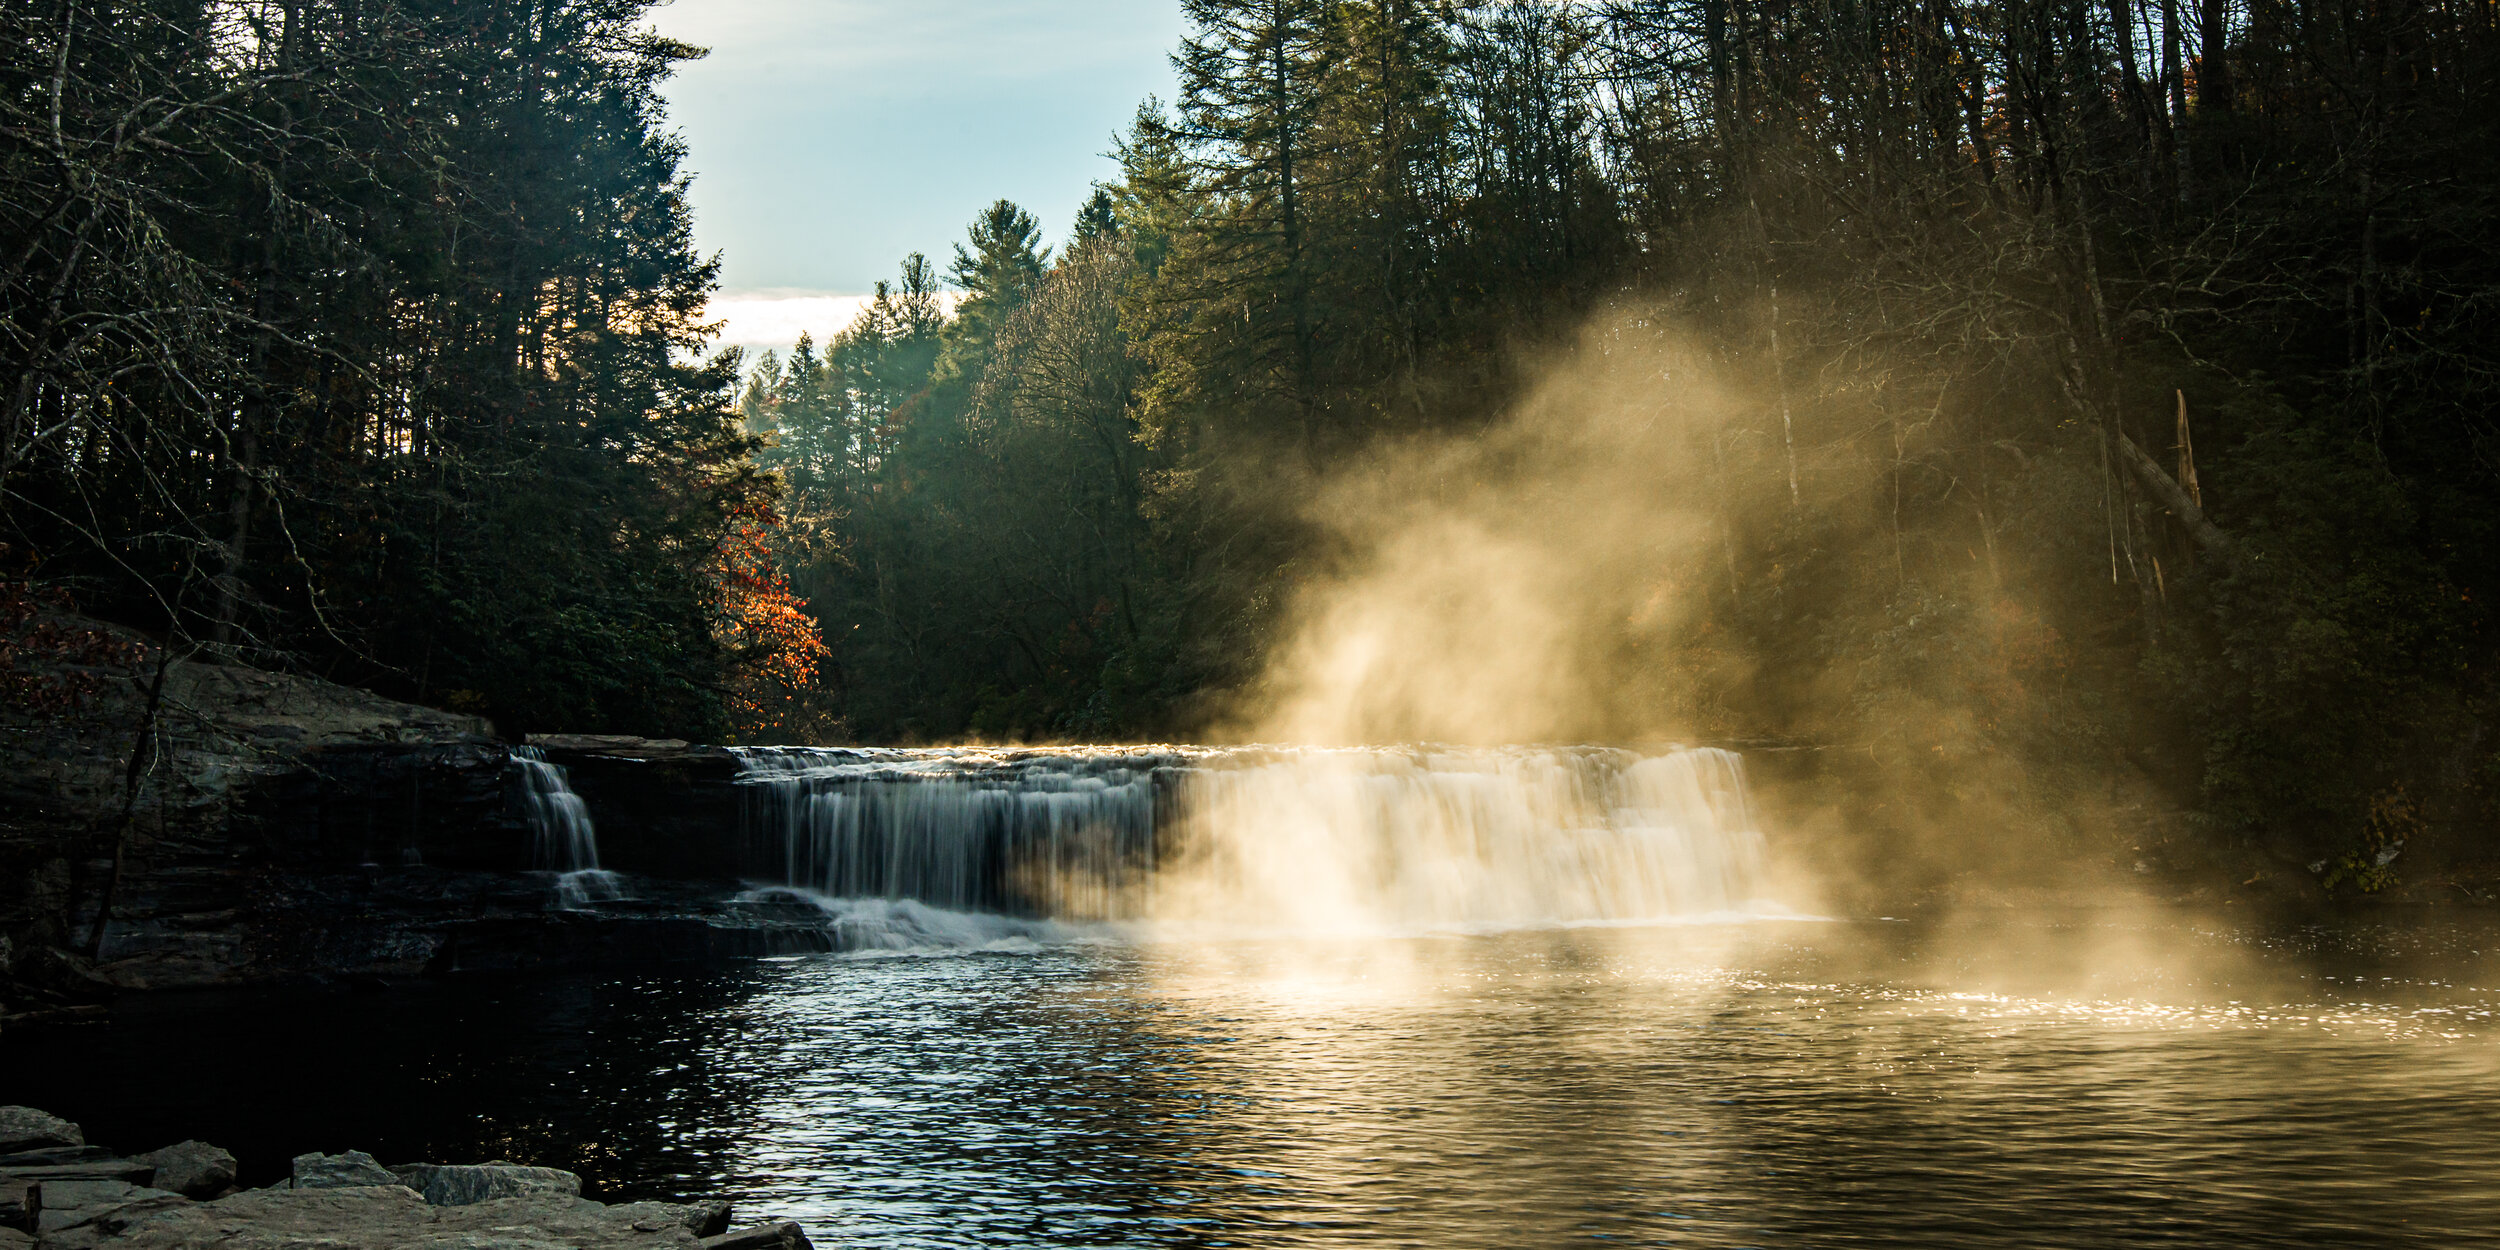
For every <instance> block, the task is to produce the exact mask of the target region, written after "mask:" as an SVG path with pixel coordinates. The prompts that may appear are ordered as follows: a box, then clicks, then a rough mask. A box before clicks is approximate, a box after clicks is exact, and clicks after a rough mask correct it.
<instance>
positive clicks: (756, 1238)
mask: <svg viewBox="0 0 2500 1250" xmlns="http://www.w3.org/2000/svg"><path fill="white" fill-rule="evenodd" d="M696 1244H697V1245H699V1246H701V1247H702V1248H703V1250H816V1247H815V1243H813V1242H810V1241H809V1240H808V1239H807V1234H806V1233H804V1232H801V1231H799V1226H798V1225H797V1224H796V1223H795V1222H793V1221H790V1220H776V1221H774V1222H772V1223H770V1224H757V1225H755V1226H754V1227H752V1228H741V1229H739V1230H738V1231H736V1232H734V1233H722V1234H720V1235H719V1236H717V1237H706V1238H704V1239H703V1240H702V1241H700V1242H697V1243H696Z"/></svg>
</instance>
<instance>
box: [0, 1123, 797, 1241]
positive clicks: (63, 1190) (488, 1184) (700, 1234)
mask: <svg viewBox="0 0 2500 1250" xmlns="http://www.w3.org/2000/svg"><path fill="white" fill-rule="evenodd" d="M235 1175H236V1167H235V1158H234V1156H233V1155H231V1154H228V1153H227V1152H225V1151H223V1150H220V1149H218V1148H217V1147H215V1146H212V1145H209V1144H208V1143H206V1142H198V1141H188V1142H182V1143H179V1144H177V1145H172V1146H167V1147H165V1148H163V1149H161V1150H152V1151H149V1152H147V1153H145V1154H137V1155H129V1156H123V1155H118V1154H115V1153H114V1152H112V1151H110V1150H106V1149H103V1148H101V1147H97V1146H91V1145H89V1144H88V1143H87V1140H86V1135H85V1134H84V1133H83V1132H82V1131H81V1130H80V1129H79V1127H78V1126H77V1125H76V1124H73V1123H71V1122H69V1121H67V1120H64V1119H61V1118H60V1117H58V1116H55V1115H50V1114H47V1113H45V1112H42V1111H38V1110H36V1109H34V1108H32V1107H0V1250H12V1248H13V1247H26V1248H32V1247H41V1248H43V1250H90V1248H91V1247H109V1248H111V1250H195V1248H201V1247H220V1248H222V1250H314V1248H316V1247H319V1248H321V1250H335V1248H336V1247H341V1246H356V1247H360V1248H364V1250H452V1248H453V1247H494V1248H496V1250H660V1248H662V1247H678V1248H680V1250H684V1248H689V1247H691V1248H694V1250H810V1242H809V1241H808V1238H807V1234H806V1233H805V1232H804V1231H802V1230H801V1229H800V1227H799V1226H798V1225H797V1224H796V1223H793V1222H791V1221H788V1220H774V1221H768V1222H765V1223H761V1224H755V1225H751V1226H748V1227H743V1228H737V1229H732V1228H731V1227H730V1209H729V1204H728V1203H726V1202H717V1201H713V1202H628V1203H619V1204H615V1205H609V1204H607V1203H602V1202H594V1201H592V1200H590V1199H588V1198H584V1197H582V1196H581V1193H582V1178H581V1177H579V1176H576V1175H574V1174H573V1173H571V1172H566V1171H561V1170H559V1169H556V1168H541V1167H529V1166H526V1165H523V1164H517V1163H509V1162H504V1161H500V1160H498V1161H494V1162H489V1163H472V1164H443V1163H409V1164H400V1165H397V1166H386V1165H384V1164H383V1163H381V1162H380V1161H379V1160H376V1159H375V1158H374V1157H373V1156H372V1155H369V1154H366V1153H364V1152H363V1151H357V1150H350V1151H344V1152H341V1153H339V1154H333V1155H324V1154H306V1155H299V1156H297V1157H296V1158H295V1160H294V1165H293V1167H292V1168H291V1170H290V1172H289V1174H288V1176H287V1177H286V1178H285V1179H283V1180H281V1181H279V1182H278V1183H277V1184H275V1185H272V1186H269V1187H268V1188H265V1189H249V1190H238V1189H236V1188H235V1187H234V1178H235Z"/></svg>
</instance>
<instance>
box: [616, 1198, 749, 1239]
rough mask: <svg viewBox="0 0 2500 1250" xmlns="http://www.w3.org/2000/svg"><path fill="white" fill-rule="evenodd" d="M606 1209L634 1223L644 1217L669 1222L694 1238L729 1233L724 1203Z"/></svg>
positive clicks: (635, 1204) (652, 1204) (631, 1205)
mask: <svg viewBox="0 0 2500 1250" xmlns="http://www.w3.org/2000/svg"><path fill="white" fill-rule="evenodd" d="M608 1209H609V1210H611V1211H620V1212H630V1213H631V1214H632V1215H633V1216H634V1218H635V1219H636V1220H637V1221H639V1220H641V1219H643V1218H645V1217H646V1216H648V1217H650V1218H654V1219H665V1220H670V1221H673V1222H675V1223H676V1224H678V1225H679V1226H681V1227H683V1228H684V1229H685V1230H686V1231H687V1232H690V1233H693V1234H694V1235H695V1236H697V1237H717V1236H719V1235H720V1234H722V1233H725V1232H728V1231H729V1204H728V1203H726V1202H719V1201H712V1202H629V1203H626V1204H624V1205H622V1206H614V1207H610V1208H608Z"/></svg>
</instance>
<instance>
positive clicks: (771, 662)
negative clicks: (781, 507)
mask: <svg viewBox="0 0 2500 1250" xmlns="http://www.w3.org/2000/svg"><path fill="white" fill-rule="evenodd" d="M780 524H781V518H780V517H779V515H778V514H777V513H775V512H774V511H773V510H772V509H770V508H769V507H765V508H759V509H757V510H756V514H755V515H752V516H748V517H745V518H742V519H741V521H740V523H739V524H738V525H737V526H736V527H735V528H734V529H732V530H731V531H730V532H729V534H728V536H727V537H725V538H724V539H722V541H721V545H720V548H719V551H718V552H717V554H716V556H715V559H714V563H713V576H714V577H715V578H717V579H718V583H719V587H720V608H719V616H718V618H717V623H716V624H715V625H714V627H713V628H714V631H715V634H716V635H717V636H718V638H719V640H720V643H721V648H722V650H723V651H724V652H726V653H727V655H728V657H729V662H730V676H729V682H728V702H729V715H730V719H731V722H732V723H733V724H734V725H735V726H736V727H737V731H738V736H739V737H741V738H746V739H755V738H788V737H790V736H792V735H794V734H795V735H805V734H806V733H807V732H808V731H809V729H810V728H811V727H812V721H813V719H814V706H815V701H814V699H813V698H811V696H812V695H813V694H814V693H815V690H816V677H817V670H818V667H819V666H820V665H821V664H823V662H824V660H825V658H826V656H827V655H828V654H829V651H828V649H827V648H826V646H825V640H824V638H823V636H822V635H821V634H819V633H818V632H817V628H816V618H815V617H814V616H812V615H810V614H809V613H808V610H807V601H806V600H805V599H802V598H800V597H799V596H797V595H795V594H792V593H791V591H790V578H789V576H788V575H787V574H786V573H784V572H782V569H781V562H780V561H779V560H778V559H777V558H776V557H775V552H774V548H773V538H774V535H775V533H776V532H777V531H778V530H779V528H780Z"/></svg>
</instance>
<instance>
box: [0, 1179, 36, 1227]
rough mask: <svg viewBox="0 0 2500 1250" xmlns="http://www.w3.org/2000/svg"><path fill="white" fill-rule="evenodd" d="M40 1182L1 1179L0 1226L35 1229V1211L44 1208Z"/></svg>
mask: <svg viewBox="0 0 2500 1250" xmlns="http://www.w3.org/2000/svg"><path fill="white" fill-rule="evenodd" d="M38 1184H39V1182H36V1181H21V1180H6V1179H0V1228H16V1229H24V1230H26V1231H29V1232H31V1231H33V1230H34V1227H35V1213H36V1212H38V1211H40V1210H42V1209H43V1203H42V1200H41V1199H40V1197H38V1195H39V1193H40V1192H41V1191H40V1190H39V1189H38V1187H37V1186H38Z"/></svg>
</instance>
